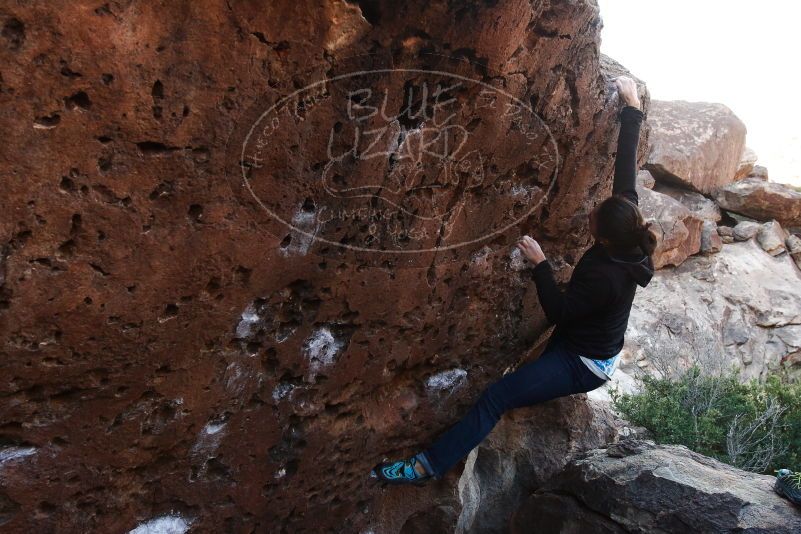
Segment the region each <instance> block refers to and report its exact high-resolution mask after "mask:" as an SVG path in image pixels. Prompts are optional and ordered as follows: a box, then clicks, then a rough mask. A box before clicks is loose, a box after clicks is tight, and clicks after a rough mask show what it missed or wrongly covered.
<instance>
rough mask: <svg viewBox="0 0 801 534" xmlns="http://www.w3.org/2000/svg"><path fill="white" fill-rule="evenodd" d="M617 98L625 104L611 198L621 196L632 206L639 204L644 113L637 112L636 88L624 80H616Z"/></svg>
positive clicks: (621, 112)
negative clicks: (638, 186)
mask: <svg viewBox="0 0 801 534" xmlns="http://www.w3.org/2000/svg"><path fill="white" fill-rule="evenodd" d="M615 84H616V85H617V87H618V94H619V95H620V98H621V99H622V100H623V101H624V102H625V104H626V105H625V106H624V107H623V109H622V110H621V111H620V133H619V134H618V139H617V155H616V156H615V179H614V182H613V185H612V194H613V195H615V194H620V195H622V196H624V197H626V198H627V199H628V200H630V201H632V202H633V203H635V204H638V203H639V197H638V195H637V188H636V181H637V145H638V143H639V140H640V126H641V125H642V120H643V113H642V111H641V110H640V99H639V96H638V95H637V84H636V83H635V82H634V80H632V79H631V78H629V77H627V76H621V77H619V78H617V79H615Z"/></svg>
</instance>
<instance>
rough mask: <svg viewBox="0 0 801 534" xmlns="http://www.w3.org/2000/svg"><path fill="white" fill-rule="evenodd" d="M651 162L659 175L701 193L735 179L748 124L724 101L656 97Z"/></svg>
mask: <svg viewBox="0 0 801 534" xmlns="http://www.w3.org/2000/svg"><path fill="white" fill-rule="evenodd" d="M649 119H650V120H651V122H652V123H653V126H654V135H653V138H652V139H651V149H650V152H649V154H648V163H647V165H646V168H647V169H648V170H649V171H651V173H652V174H653V175H654V177H656V178H657V179H660V178H661V179H662V180H664V181H666V182H671V183H674V184H676V185H679V186H682V187H686V188H688V189H691V190H693V191H697V192H700V193H710V192H711V191H713V190H714V189H716V188H718V187H720V186H722V185H726V184H727V183H729V182H731V181H733V180H734V179H735V177H736V176H737V175H738V170H739V171H741V173H743V174H747V172H748V171H746V170H745V168H747V164H745V165H744V166H743V167H745V168H742V169H741V163H740V162H741V160H742V159H747V158H743V151H744V150H745V133H746V129H745V124H743V122H742V121H741V120H740V119H739V118H737V116H736V115H735V114H734V113H732V111H731V110H730V109H729V108H727V107H726V106H724V105H723V104H716V103H709V102H685V101H683V100H670V101H667V100H655V101H654V103H653V112H652V113H651V116H650V117H649Z"/></svg>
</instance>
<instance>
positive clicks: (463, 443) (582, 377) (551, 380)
mask: <svg viewBox="0 0 801 534" xmlns="http://www.w3.org/2000/svg"><path fill="white" fill-rule="evenodd" d="M605 382H606V380H604V379H603V378H600V377H599V376H597V375H596V374H594V373H593V372H592V371H590V370H589V369H588V368H587V366H586V365H584V363H583V362H582V361H581V360H580V359H579V357H578V355H577V354H575V353H573V352H571V351H569V350H568V349H566V348H565V347H564V345H563V344H562V342H561V339H560V338H558V337H551V339H550V340H549V341H548V345H547V346H546V348H545V350H544V351H543V353H542V354H541V355H540V357H539V358H537V359H536V360H534V361H532V362H528V363H526V364H525V365H523V366H521V367H520V368H519V369H517V370H516V371H514V372H512V373H509V374H507V375H505V376H503V377H502V378H501V379H500V380H498V381H497V382H495V383H494V384H492V385H491V386H489V387H488V388H487V389H485V390H484V392H483V393H482V394H481V397H479V399H478V402H476V404H475V405H473V407H472V408H471V409H470V411H469V412H467V415H465V416H464V417H463V418H462V420H461V421H459V422H458V423H456V424H455V425H453V426H452V427H451V428H450V429H449V430H448V431H447V432H445V433H444V434H443V435H442V436H440V437H439V439H437V441H436V442H434V444H433V445H431V446H430V447H429V448H428V449H425V450H424V451H422V452H421V453H420V454H418V458H420V461H421V462H422V463H423V465H424V466H425V467H426V468H427V469H428V470H429V472H431V473H433V475H434V478H436V479H441V478H442V477H443V476H444V475H445V473H446V472H447V471H448V470H450V468H451V467H453V466H454V465H456V463H457V462H458V461H459V460H461V459H462V458H464V457H465V456H467V454H468V453H469V452H470V451H471V450H473V448H474V447H475V446H476V445H478V444H479V443H481V441H482V440H483V439H484V438H485V437H486V436H487V434H489V433H490V431H491V430H492V429H493V428H494V427H495V424H496V423H497V422H498V420H499V419H500V418H501V415H503V413H504V412H506V411H508V410H511V409H513V408H520V407H522V406H531V405H532V404H538V403H540V402H545V401H547V400H551V399H555V398H557V397H564V396H566V395H572V394H574V393H583V392H586V391H591V390H593V389H595V388H597V387H599V386H601V385H602V384H604V383H605Z"/></svg>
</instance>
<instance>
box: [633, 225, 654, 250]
mask: <svg viewBox="0 0 801 534" xmlns="http://www.w3.org/2000/svg"><path fill="white" fill-rule="evenodd" d="M637 239H638V243H639V245H640V249H642V251H643V252H644V253H645V254H647V255H648V256H650V255H652V254H653V253H654V250H656V234H655V233H654V231H653V230H651V223H650V222H646V223H645V224H642V225H640V226H639V227H638V228H637Z"/></svg>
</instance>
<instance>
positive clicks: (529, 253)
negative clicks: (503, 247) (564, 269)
mask: <svg viewBox="0 0 801 534" xmlns="http://www.w3.org/2000/svg"><path fill="white" fill-rule="evenodd" d="M517 248H519V249H520V252H522V253H523V255H524V256H525V257H526V259H527V260H528V261H530V262H531V263H533V264H534V265H538V264H539V263H541V262H543V261H545V254H544V253H543V252H542V248H540V244H539V243H537V241H535V240H534V239H532V238H531V237H529V236H527V235H524V236H523V237H521V238H520V241H518V242H517Z"/></svg>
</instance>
